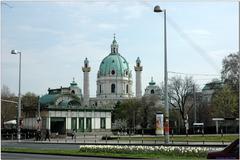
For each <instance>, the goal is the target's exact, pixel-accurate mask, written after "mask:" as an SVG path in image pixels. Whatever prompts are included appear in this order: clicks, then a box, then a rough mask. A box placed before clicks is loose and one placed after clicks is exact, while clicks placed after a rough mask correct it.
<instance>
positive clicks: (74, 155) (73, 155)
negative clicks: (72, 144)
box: [1, 151, 148, 159]
mask: <svg viewBox="0 0 240 160" xmlns="http://www.w3.org/2000/svg"><path fill="white" fill-rule="evenodd" d="M1 153H21V154H41V155H55V156H72V157H98V158H106V159H107V158H111V159H114V158H117V159H148V158H133V157H117V156H116V157H114V156H100V155H99V156H97V155H76V154H54V153H34V152H18V151H1Z"/></svg>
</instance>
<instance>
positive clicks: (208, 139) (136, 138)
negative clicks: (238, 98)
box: [1, 133, 238, 145]
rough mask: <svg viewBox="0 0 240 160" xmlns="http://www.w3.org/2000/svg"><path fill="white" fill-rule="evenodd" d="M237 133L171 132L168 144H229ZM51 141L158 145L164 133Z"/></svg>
mask: <svg viewBox="0 0 240 160" xmlns="http://www.w3.org/2000/svg"><path fill="white" fill-rule="evenodd" d="M1 136H2V137H1V138H2V140H10V141H14V140H17V134H16V133H4V134H2V135H1ZM237 137H238V134H233V135H230V134H223V133H221V134H218V135H217V134H215V135H209V134H208V135H205V134H204V133H202V134H201V135H174V134H171V136H170V142H169V144H176V145H177V144H184V145H194V144H196V145H198V144H199V145H200V144H201V145H208V144H216V145H226V144H229V143H230V142H231V141H233V140H234V138H237ZM21 140H22V141H23V142H36V143H38V142H42V143H45V142H46V143H49V140H48V139H45V136H41V137H40V139H38V140H37V138H36V134H30V133H24V134H21ZM50 142H51V143H81V144H128V145H135V144H138V145H141V144H145V145H146V144H149V145H158V144H164V135H150V136H149V135H144V134H141V135H131V134H128V135H110V134H109V135H108V134H106V135H104V136H102V135H98V134H91V135H87V134H82V135H77V136H62V135H57V136H54V137H50Z"/></svg>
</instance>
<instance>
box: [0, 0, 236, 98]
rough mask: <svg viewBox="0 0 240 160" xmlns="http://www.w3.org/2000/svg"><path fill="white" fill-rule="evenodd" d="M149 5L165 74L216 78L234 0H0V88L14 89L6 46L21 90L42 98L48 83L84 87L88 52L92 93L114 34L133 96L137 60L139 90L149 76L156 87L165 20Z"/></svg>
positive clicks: (232, 27)
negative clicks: (158, 9) (126, 65)
mask: <svg viewBox="0 0 240 160" xmlns="http://www.w3.org/2000/svg"><path fill="white" fill-rule="evenodd" d="M6 3H7V4H6ZM155 5H160V7H161V8H163V9H166V12H167V55H168V56H167V57H168V61H167V63H168V72H169V73H168V76H169V78H171V77H173V76H176V75H181V74H179V72H180V73H187V74H188V76H190V75H191V76H193V79H194V81H195V82H196V83H197V84H199V87H200V89H201V87H203V86H204V84H205V83H207V82H210V81H211V80H212V79H214V78H220V72H221V67H222V60H223V58H224V57H226V56H227V55H228V54H230V53H233V52H237V51H238V35H239V34H238V2H237V1H220V2H217V1H211V2H207V1H203V2H200V1H198V2H191V1H183V2H177V1H168V2H166V1H148V0H132V1H127V0H126V1H124V0H122V1H121V0H114V1H109V0H100V1H95V0H81V1H70V2H68V1H38V2H33V1H25V2H23V1H22V2H20V1H18V2H17V1H8V2H1V86H3V85H6V86H8V87H9V89H10V91H11V92H13V93H15V94H16V95H17V93H18V69H19V68H18V64H19V56H18V55H12V54H10V51H11V50H12V49H16V50H18V51H20V52H21V54H22V67H21V68H22V74H21V76H22V83H21V91H22V94H25V93H26V92H33V93H35V94H37V95H44V94H46V93H47V90H48V88H59V87H61V86H63V87H68V86H69V85H70V82H72V80H73V78H75V81H76V82H77V83H78V85H79V87H80V88H83V72H82V66H83V61H84V59H85V57H87V58H88V59H89V63H90V66H91V72H90V96H91V97H95V96H96V79H97V72H98V70H99V65H100V63H101V61H102V59H103V58H104V57H106V56H107V55H108V54H109V53H110V45H111V43H112V40H113V35H114V33H115V34H116V40H117V42H118V44H119V53H120V54H121V55H122V56H123V57H125V58H126V60H127V61H128V63H129V65H130V69H131V70H132V75H133V88H132V89H133V92H134V94H135V71H134V65H135V63H136V59H137V57H140V59H141V62H142V66H143V72H142V90H143V91H144V89H145V88H146V86H147V85H148V82H150V80H151V77H153V79H154V81H155V82H156V83H157V84H158V85H160V84H161V83H162V82H163V80H164V39H163V38H164V37H163V36H164V32H163V29H164V28H163V22H164V19H163V14H162V13H154V12H153V8H154V6H155ZM173 72H177V73H173ZM192 74H193V75H192ZM182 76H185V75H182Z"/></svg>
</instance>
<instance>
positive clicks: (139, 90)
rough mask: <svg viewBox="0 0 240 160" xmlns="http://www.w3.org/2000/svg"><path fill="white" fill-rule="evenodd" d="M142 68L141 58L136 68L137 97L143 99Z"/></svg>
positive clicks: (137, 61)
mask: <svg viewBox="0 0 240 160" xmlns="http://www.w3.org/2000/svg"><path fill="white" fill-rule="evenodd" d="M142 68H143V67H142V66H141V61H140V59H139V57H138V58H137V60H136V66H135V67H134V69H135V71H136V97H137V98H141V97H142V77H141V74H142Z"/></svg>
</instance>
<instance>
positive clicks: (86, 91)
mask: <svg viewBox="0 0 240 160" xmlns="http://www.w3.org/2000/svg"><path fill="white" fill-rule="evenodd" d="M82 71H83V101H84V106H88V105H89V72H90V71H91V67H90V66H89V61H88V59H87V58H85V60H84V67H82Z"/></svg>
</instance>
